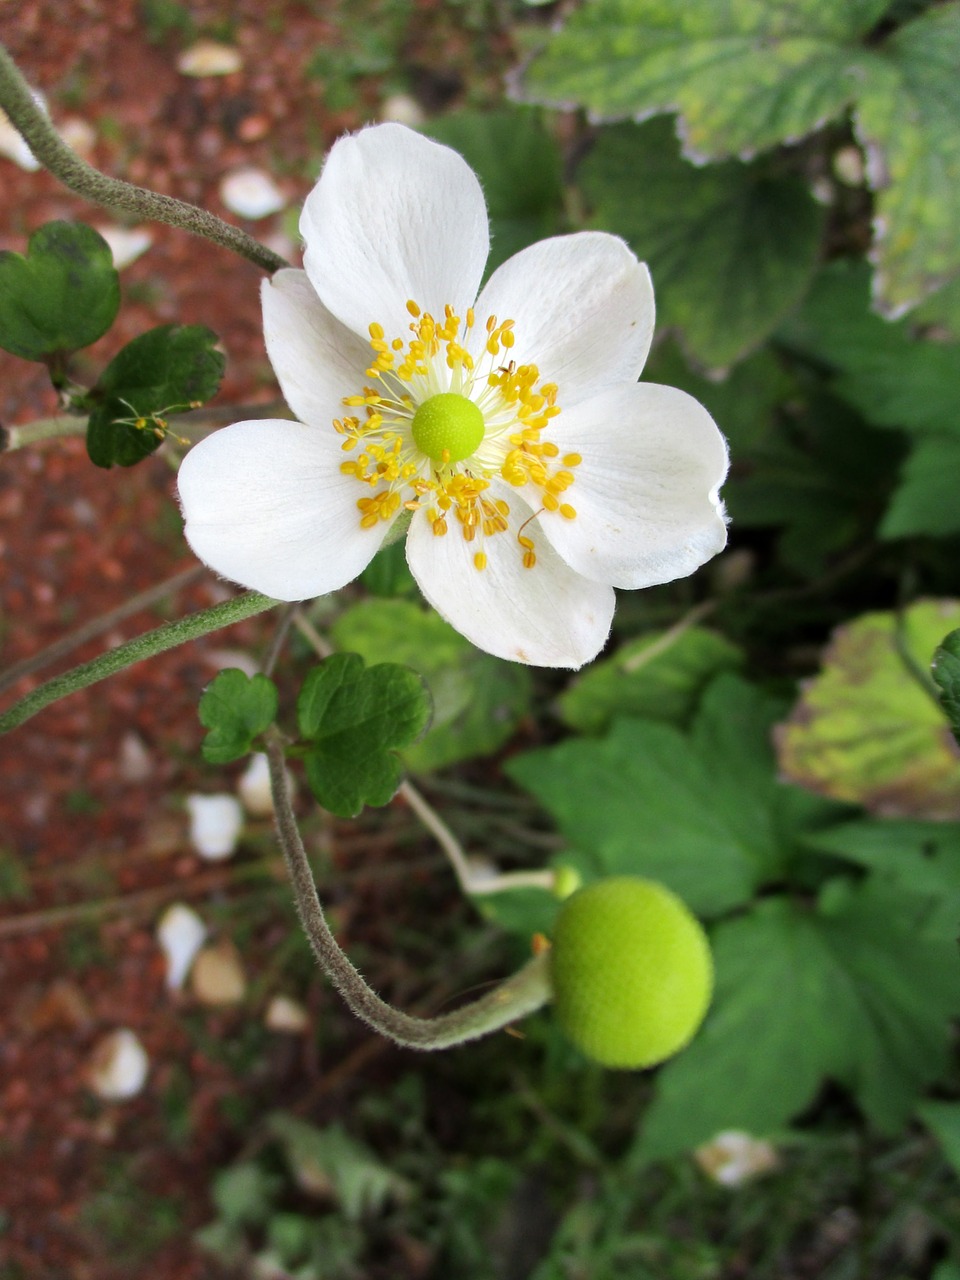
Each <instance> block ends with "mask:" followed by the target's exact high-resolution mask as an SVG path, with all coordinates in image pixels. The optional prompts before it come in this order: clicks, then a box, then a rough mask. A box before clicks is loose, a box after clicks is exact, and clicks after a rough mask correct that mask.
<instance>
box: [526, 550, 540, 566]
mask: <svg viewBox="0 0 960 1280" xmlns="http://www.w3.org/2000/svg"><path fill="white" fill-rule="evenodd" d="M536 563H537V557H536V555H535V554H534V553H533V552H532V551H525V552H524V553H523V567H524V568H525V569H532V568H533V566H534V565H535V564H536Z"/></svg>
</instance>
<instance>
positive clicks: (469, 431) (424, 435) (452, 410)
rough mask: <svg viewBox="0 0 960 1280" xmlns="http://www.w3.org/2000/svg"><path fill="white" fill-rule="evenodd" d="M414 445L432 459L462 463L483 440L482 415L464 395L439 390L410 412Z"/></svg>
mask: <svg viewBox="0 0 960 1280" xmlns="http://www.w3.org/2000/svg"><path fill="white" fill-rule="evenodd" d="M412 429H413V438H414V441H415V442H416V445H417V448H418V449H419V450H420V451H421V452H422V453H425V454H426V455H427V457H428V458H432V459H433V461H434V462H462V461H463V460H464V458H469V457H470V455H471V454H472V453H476V451H477V449H478V448H479V447H480V444H481V442H482V440H483V414H482V413H481V412H480V410H479V409H478V408H477V406H476V405H475V404H474V403H473V401H472V400H468V399H467V397H466V396H461V395H457V393H456V392H454V391H443V392H441V393H440V394H439V395H436V396H431V397H430V399H429V400H424V402H423V404H422V405H421V406H420V407H419V409H418V410H417V411H416V413H415V414H414V415H413V428H412Z"/></svg>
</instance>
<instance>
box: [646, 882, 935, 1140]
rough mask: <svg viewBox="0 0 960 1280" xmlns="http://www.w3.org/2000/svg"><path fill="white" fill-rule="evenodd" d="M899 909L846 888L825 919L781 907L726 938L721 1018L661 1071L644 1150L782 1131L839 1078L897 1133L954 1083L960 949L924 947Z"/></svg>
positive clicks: (896, 903)
mask: <svg viewBox="0 0 960 1280" xmlns="http://www.w3.org/2000/svg"><path fill="white" fill-rule="evenodd" d="M831 887H832V886H831ZM902 906H903V901H902V896H901V895H899V894H897V893H895V892H893V891H892V890H891V889H890V888H889V887H886V886H883V885H876V884H871V883H869V882H868V883H866V884H864V885H861V886H857V887H850V886H847V887H845V888H844V887H842V886H838V887H837V889H836V890H835V891H834V892H832V893H830V894H825V895H824V897H823V900H822V902H821V904H820V906H819V907H818V909H817V910H815V911H810V910H808V909H807V908H806V907H804V906H802V905H800V904H797V905H794V904H793V903H791V902H789V901H787V900H786V899H783V898H773V899H768V900H766V901H763V902H760V903H759V904H758V905H757V907H756V908H755V909H754V910H753V911H752V912H751V913H750V914H749V915H747V916H744V917H741V918H739V919H736V920H732V921H729V922H726V923H723V924H721V925H719V926H718V927H717V929H716V931H715V934H714V939H713V948H714V959H715V962H716V970H717V986H716V995H715V997H714V1004H713V1009H712V1011H711V1013H710V1014H709V1015H708V1017H707V1021H706V1023H705V1025H704V1028H703V1030H702V1031H701V1032H700V1034H699V1035H698V1036H697V1038H696V1039H695V1040H694V1042H693V1044H692V1045H691V1046H690V1048H689V1049H687V1050H686V1051H685V1052H684V1053H682V1054H681V1055H680V1056H679V1057H678V1058H676V1059H675V1060H674V1061H673V1062H671V1063H669V1064H668V1065H667V1066H666V1067H665V1068H664V1069H663V1070H662V1071H661V1073H660V1076H659V1078H658V1091H657V1097H656V1098H655V1100H654V1103H653V1105H652V1106H651V1108H650V1110H649V1111H648V1112H647V1115H646V1118H645V1122H644V1127H643V1131H642V1133H641V1138H640V1151H641V1152H642V1153H643V1154H644V1155H646V1156H647V1157H649V1158H661V1157H664V1156H669V1155H674V1154H677V1153H679V1152H681V1151H684V1150H687V1149H689V1148H690V1147H693V1146H696V1145H697V1144H698V1143H701V1142H704V1141H706V1140H707V1139H709V1138H711V1137H712V1136H713V1135H714V1134H715V1133H717V1132H718V1131H719V1130H722V1129H734V1128H736V1129H746V1130H747V1131H749V1132H751V1133H755V1134H764V1133H769V1132H771V1131H775V1130H777V1129H780V1128H782V1127H783V1126H784V1125H785V1124H786V1123H787V1121H789V1120H790V1119H791V1118H792V1117H793V1116H795V1115H796V1114H797V1113H798V1112H799V1111H801V1110H803V1109H804V1108H805V1107H806V1106H808V1105H809V1104H810V1103H811V1102H812V1101H813V1098H814V1096H815V1094H816V1092H817V1090H818V1088H819V1086H820V1084H821V1082H822V1081H823V1080H824V1079H825V1078H826V1077H828V1076H829V1077H831V1078H833V1079H834V1080H836V1081H838V1082H839V1083H841V1084H843V1085H845V1086H847V1087H848V1088H849V1089H850V1090H851V1091H852V1092H853V1093H854V1095H855V1097H856V1098H857V1101H858V1102H859V1104H860V1106H861V1107H862V1108H863V1110H864V1111H865V1112H866V1114H867V1116H868V1118H869V1119H870V1120H871V1121H872V1122H873V1123H874V1124H875V1125H876V1126H877V1127H878V1128H879V1129H881V1130H883V1131H885V1132H887V1133H894V1132H896V1131H897V1130H898V1129H899V1128H900V1127H901V1126H902V1125H903V1124H904V1122H905V1121H906V1120H907V1118H908V1116H909V1114H910V1111H911V1109H912V1107H913V1105H914V1102H915V1100H916V1097H917V1094H918V1093H919V1092H920V1090H921V1089H922V1088H923V1087H925V1086H926V1085H927V1084H929V1083H930V1082H931V1081H932V1080H935V1079H936V1078H937V1077H938V1076H939V1075H940V1074H941V1073H942V1072H943V1071H944V1070H945V1068H946V1065H947V1061H948V1055H947V1048H948V1040H949V1026H948V1019H949V1018H950V1016H951V1015H952V1014H955V1013H956V1012H957V1010H958V1008H960V983H958V977H960V973H958V960H957V956H956V947H955V945H954V944H952V943H947V942H944V941H938V940H932V939H928V938H918V937H917V936H916V935H915V933H914V930H913V928H912V924H913V922H912V919H911V918H910V917H909V915H907V916H905V915H904V913H903V911H902ZM705 1081H709V1088H707V1087H705V1086H704V1082H705Z"/></svg>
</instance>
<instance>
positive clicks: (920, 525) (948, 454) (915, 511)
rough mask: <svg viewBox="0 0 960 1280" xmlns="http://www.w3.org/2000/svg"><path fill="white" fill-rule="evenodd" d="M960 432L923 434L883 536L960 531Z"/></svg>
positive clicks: (939, 534) (908, 462)
mask: <svg viewBox="0 0 960 1280" xmlns="http://www.w3.org/2000/svg"><path fill="white" fill-rule="evenodd" d="M958 476H960V432H958V433H957V434H956V435H946V434H945V433H942V432H932V431H931V432H930V433H929V434H924V435H922V436H920V437H919V438H918V439H917V440H916V441H915V442H914V445H913V448H912V449H911V450H910V456H909V457H908V458H907V460H906V462H905V463H904V465H903V470H902V472H901V476H900V483H899V485H898V486H897V490H896V492H895V493H894V495H893V497H892V498H891V500H890V506H889V508H888V509H887V514H886V515H885V516H884V518H883V521H882V523H881V525H880V529H879V533H880V536H881V538H891V539H892V538H913V537H916V536H917V535H925V536H926V537H930V538H944V537H950V536H952V535H953V534H955V533H960V502H958V501H957V477H958Z"/></svg>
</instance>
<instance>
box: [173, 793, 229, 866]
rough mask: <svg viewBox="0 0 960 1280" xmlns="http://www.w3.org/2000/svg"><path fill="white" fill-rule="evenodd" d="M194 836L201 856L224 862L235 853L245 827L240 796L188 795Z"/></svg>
mask: <svg viewBox="0 0 960 1280" xmlns="http://www.w3.org/2000/svg"><path fill="white" fill-rule="evenodd" d="M187 809H188V810H189V812H190V840H191V842H192V844H193V847H194V848H195V849H196V851H197V853H199V855H200V857H201V858H206V859H207V860H208V861H210V862H220V861H221V860H222V859H224V858H229V857H231V856H232V855H233V853H234V851H235V849H236V847H237V841H238V840H239V839H240V832H241V831H242V830H243V809H242V807H241V805H240V801H239V800H238V799H237V798H236V796H230V795H216V796H200V795H192V796H187Z"/></svg>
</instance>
